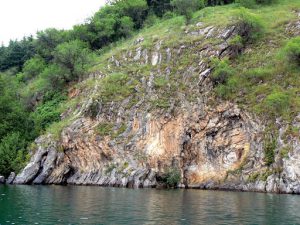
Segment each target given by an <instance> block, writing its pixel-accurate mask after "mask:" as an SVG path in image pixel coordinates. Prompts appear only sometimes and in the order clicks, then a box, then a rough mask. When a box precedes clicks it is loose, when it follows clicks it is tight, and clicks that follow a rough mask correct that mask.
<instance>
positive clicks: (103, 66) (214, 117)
mask: <svg viewBox="0 0 300 225" xmlns="http://www.w3.org/2000/svg"><path fill="white" fill-rule="evenodd" d="M220 9H221V10H226V7H224V8H220ZM221 10H220V12H222V11H221ZM228 10H231V11H234V10H235V9H234V7H233V8H232V9H231V8H229V7H228ZM291 13H292V12H291ZM225 16H226V15H225ZM282 26H284V27H285V26H287V25H285V24H284V25H282ZM288 27H289V28H291V27H292V26H291V25H290V24H289V25H288ZM243 29H244V27H241V25H240V24H239V23H237V22H236V21H235V20H234V19H232V18H231V17H230V16H229V17H228V18H227V20H224V21H222V23H211V20H209V19H207V18H206V17H204V18H201V17H200V18H197V19H195V21H194V23H192V24H191V25H189V26H185V25H184V19H183V18H182V17H176V18H174V19H171V20H168V21H166V22H164V23H163V24H160V25H157V26H155V27H154V28H149V29H146V30H144V31H143V32H141V33H140V34H138V36H137V37H136V38H134V39H133V40H129V41H126V42H125V43H123V44H121V45H120V46H118V47H116V48H113V49H112V50H111V51H109V52H107V53H105V54H104V55H103V56H102V57H101V58H99V65H96V66H95V68H93V71H91V73H90V77H89V78H88V79H86V80H84V81H82V82H81V83H79V84H78V85H76V86H74V87H72V88H71V89H70V91H69V99H70V103H69V106H68V107H66V108H67V110H66V112H65V113H64V114H63V115H62V122H60V123H59V124H55V125H53V127H52V128H51V129H49V133H48V134H46V135H44V136H41V137H40V138H38V139H37V140H36V146H35V148H34V149H33V155H32V158H31V161H30V163H29V164H28V165H27V166H26V168H24V170H23V171H22V172H21V173H20V174H19V175H18V176H17V177H16V179H15V181H14V183H16V184H31V183H33V184H84V185H86V184H89V185H103V186H107V185H109V186H124V187H159V186H161V185H166V184H169V185H171V183H172V179H175V180H176V177H180V180H179V183H178V186H179V187H186V188H207V189H231V190H233V189H236V190H248V191H268V192H285V193H299V192H300V182H299V181H300V180H299V179H298V176H299V175H300V165H299V164H298V160H297V158H298V153H297V152H298V151H299V144H298V139H297V138H296V137H295V138H294V139H290V140H289V143H288V146H291V147H292V150H291V151H289V153H288V157H286V158H283V157H281V154H280V152H279V149H281V148H282V147H284V146H286V145H287V143H286V142H284V141H283V134H284V130H285V129H288V127H286V126H285V125H284V124H281V122H280V121H281V120H278V121H277V122H278V124H277V125H278V126H277V127H278V129H279V132H278V133H279V135H278V137H276V142H277V145H276V148H277V150H276V151H275V154H276V155H275V160H274V162H272V163H268V162H266V148H267V147H266V140H267V138H266V135H265V134H266V127H267V126H268V124H267V122H266V121H263V120H261V119H260V118H259V117H257V116H255V115H254V114H253V113H252V112H251V111H247V110H245V109H244V108H245V107H243V109H242V108H241V107H239V106H238V105H237V104H236V103H235V102H234V101H225V100H221V99H220V98H218V97H217V96H216V95H215V94H214V82H213V81H212V79H211V76H212V71H213V68H212V66H211V63H210V59H212V58H215V57H216V58H225V57H229V58H233V57H236V56H235V55H236V51H235V49H234V48H232V46H231V44H230V43H231V42H232V41H231V40H234V38H235V37H236V36H237V35H239V34H241V31H242V30H243ZM294 30H296V31H297V30H298V28H295V29H294ZM290 31H291V30H290V29H287V32H290ZM292 32H293V33H294V32H295V31H292ZM249 50H251V46H246V48H245V49H243V51H244V52H247V51H249ZM293 121H294V122H293V126H294V127H299V126H300V124H299V122H297V121H298V117H296V118H294V119H293ZM299 128H300V127H299ZM179 175H180V176H179ZM174 183H176V182H174Z"/></svg>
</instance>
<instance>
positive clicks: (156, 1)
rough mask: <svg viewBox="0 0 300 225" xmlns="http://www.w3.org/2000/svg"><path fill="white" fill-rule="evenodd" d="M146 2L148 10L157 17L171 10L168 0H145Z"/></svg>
mask: <svg viewBox="0 0 300 225" xmlns="http://www.w3.org/2000/svg"><path fill="white" fill-rule="evenodd" d="M147 4H148V7H149V8H150V11H152V12H154V13H155V15H157V16H159V17H162V16H163V15H164V14H165V13H166V12H168V11H171V10H172V7H171V1H170V0H147Z"/></svg>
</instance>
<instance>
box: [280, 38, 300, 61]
mask: <svg viewBox="0 0 300 225" xmlns="http://www.w3.org/2000/svg"><path fill="white" fill-rule="evenodd" d="M283 51H284V55H285V56H286V58H287V59H288V62H289V63H290V64H292V65H296V66H298V67H300V37H296V38H293V39H291V40H290V41H289V42H288V43H287V44H286V46H285V47H284V50H283Z"/></svg>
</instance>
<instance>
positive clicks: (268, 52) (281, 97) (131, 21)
mask: <svg viewBox="0 0 300 225" xmlns="http://www.w3.org/2000/svg"><path fill="white" fill-rule="evenodd" d="M225 4H229V5H226V6H217V5H225ZM241 6H244V7H246V8H244V7H241ZM299 8H300V3H299V1H297V0H291V1H288V0H277V1H274V0H236V1H235V3H234V0H185V1H183V0H161V1H156V0H147V1H146V0H111V1H109V3H108V4H107V5H106V6H104V7H102V8H101V9H100V10H99V11H98V12H96V13H95V15H93V16H92V17H91V18H90V19H89V20H88V21H87V22H86V23H84V24H80V25H75V26H74V27H73V29H71V30H57V29H54V28H51V29H46V30H44V31H40V32H38V33H37V35H36V38H33V37H25V38H23V39H22V40H20V41H11V42H10V43H9V45H8V46H1V47H0V118H1V120H0V121H1V124H0V174H3V175H5V176H7V175H8V174H9V172H11V171H15V172H18V171H19V170H20V169H21V168H22V166H23V165H24V162H25V161H26V160H27V159H28V157H27V154H28V149H29V146H30V143H31V142H32V141H33V140H34V139H35V138H36V137H38V136H39V135H41V134H43V133H44V132H45V131H46V130H47V129H53V130H56V131H57V132H59V131H60V130H61V127H62V126H61V125H58V124H53V123H55V122H58V121H60V115H61V113H62V112H63V111H64V109H65V105H67V104H73V103H72V102H69V103H67V102H66V99H67V90H68V88H69V87H70V86H71V85H73V84H75V83H77V82H79V81H81V80H83V79H84V78H85V75H86V74H87V73H88V72H89V69H90V68H91V67H93V66H94V65H96V64H97V66H98V67H101V63H103V62H101V60H100V59H101V57H103V55H105V54H106V53H107V49H108V48H110V50H111V51H114V49H115V48H114V46H115V45H118V46H121V45H123V44H124V43H125V44H124V46H125V45H126V41H123V40H125V39H126V38H128V37H132V36H135V35H136V34H137V33H138V32H141V34H143V36H144V37H145V41H144V43H143V44H144V45H147V43H149V42H152V39H151V38H153V37H155V38H157V35H161V36H163V35H169V36H170V38H169V39H168V41H169V42H170V43H172V42H174V43H176V42H179V41H180V42H181V41H182V40H179V39H180V33H182V32H181V30H182V29H181V27H183V26H185V24H186V23H187V24H192V23H196V22H198V21H199V20H201V21H204V22H205V23H207V24H209V25H215V26H220V25H222V26H226V25H228V24H230V23H232V22H233V21H234V22H235V23H236V24H237V25H238V27H239V28H240V29H239V31H238V35H237V36H236V37H235V38H234V39H232V40H230V43H229V44H230V47H231V48H232V49H233V50H235V51H234V52H235V53H236V54H235V55H234V57H232V58H230V59H227V58H223V59H213V60H212V61H211V66H212V68H213V74H212V79H213V82H214V85H215V93H216V96H218V97H220V98H223V99H226V100H231V101H234V102H236V103H238V104H239V105H240V106H241V107H246V108H247V109H248V110H250V111H253V112H255V113H257V114H258V115H261V116H263V117H264V118H265V119H267V120H272V121H273V120H274V118H276V117H283V118H284V119H286V120H287V121H290V120H291V119H292V118H293V116H294V115H295V114H296V113H298V112H299V111H300V99H299V91H300V83H299V79H298V76H299V67H300V40H299V37H296V38H295V37H292V36H291V35H289V34H287V33H286V32H284V29H286V28H285V27H286V26H285V25H286V24H287V23H288V22H290V21H294V20H295V17H296V13H292V12H293V11H294V10H299ZM182 15H183V16H184V17H183V16H182ZM187 26H189V25H187ZM163 29H165V30H166V32H162V30H163ZM144 34H145V35H144ZM147 35H148V36H147ZM155 35H156V36H155ZM171 36H172V37H171ZM147 37H150V38H149V39H147ZM186 41H189V40H186ZM124 46H123V47H124ZM246 47H250V49H251V51H247V52H243V51H242V50H243V49H245V48H246ZM241 52H243V54H241ZM189 60H192V59H191V58H188V59H182V61H183V62H184V61H187V62H188V61H189ZM136 69H137V68H136ZM144 69H147V68H144ZM179 69H180V68H179ZM128 79H131V78H130V76H129V74H127V73H126V72H124V73H113V74H112V75H111V76H110V77H106V78H105V79H103V81H102V82H101V85H102V87H103V88H102V89H101V93H99V95H100V97H101V98H102V99H103V101H104V102H107V101H109V100H114V101H119V100H120V99H122V98H124V97H126V96H129V95H133V94H134V82H135V81H134V80H133V81H132V85H126V84H127V83H128V82H127V81H128ZM180 82H181V81H180V78H179V77H174V79H173V80H170V81H168V80H164V79H162V78H161V79H156V80H155V82H154V83H155V88H157V89H161V90H162V91H164V92H165V93H166V97H165V98H161V99H159V100H155V99H154V100H153V105H154V106H155V107H161V108H165V107H168V106H169V102H168V98H170V97H171V96H172V92H174V91H177V90H181V89H184V87H182V86H181V84H180ZM169 83H170V84H169ZM175 84H176V85H175ZM166 86H168V89H166V88H165V87H166ZM104 125H105V126H104ZM104 125H103V126H100V127H99V128H98V132H99V133H100V134H105V135H106V134H107V133H110V129H111V127H110V126H109V125H110V124H104ZM269 158H271V157H269ZM268 162H270V159H268Z"/></svg>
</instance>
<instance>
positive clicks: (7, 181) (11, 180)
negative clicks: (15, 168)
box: [6, 172, 16, 184]
mask: <svg viewBox="0 0 300 225" xmlns="http://www.w3.org/2000/svg"><path fill="white" fill-rule="evenodd" d="M15 178H16V174H15V173H14V172H11V173H10V175H9V177H8V178H7V179H6V184H12V183H13V182H14V180H15Z"/></svg>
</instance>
